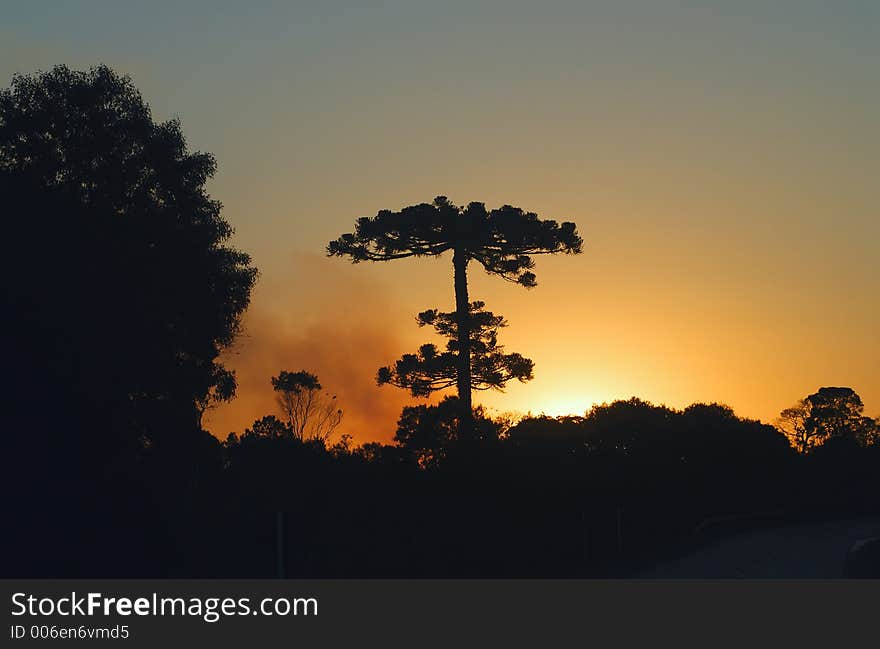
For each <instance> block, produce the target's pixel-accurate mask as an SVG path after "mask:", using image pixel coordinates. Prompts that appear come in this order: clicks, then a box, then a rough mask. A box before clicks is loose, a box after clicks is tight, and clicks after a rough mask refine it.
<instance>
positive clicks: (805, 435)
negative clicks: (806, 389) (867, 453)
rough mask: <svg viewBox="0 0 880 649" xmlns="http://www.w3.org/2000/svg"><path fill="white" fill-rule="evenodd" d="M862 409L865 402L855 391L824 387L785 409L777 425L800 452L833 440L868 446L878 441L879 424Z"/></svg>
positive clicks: (808, 450) (805, 451)
mask: <svg viewBox="0 0 880 649" xmlns="http://www.w3.org/2000/svg"><path fill="white" fill-rule="evenodd" d="M863 410H864V404H863V403H862V399H861V397H859V395H858V394H857V393H856V392H855V390H853V389H852V388H847V387H824V388H819V390H818V391H817V392H815V393H813V394H811V395H809V396H807V397H805V398H803V399H801V400H800V401H798V402H797V403H796V404H795V405H794V406H792V407H790V408H786V409H785V410H783V411H782V412H781V413H780V415H779V418H778V419H777V422H776V423H777V426H778V427H779V428H780V430H782V431H783V432H784V433H785V435H786V436H787V437H788V438H789V441H790V442H791V444H792V446H794V447H795V448H796V449H797V450H798V452H800V453H809V452H810V451H811V450H812V449H814V448H816V447H817V446H821V445H822V444H825V443H826V442H828V441H829V440H831V439H846V440H850V441H851V442H856V443H858V444H860V445H862V446H868V445H871V444H872V443H873V442H874V440H875V439H876V436H877V423H876V421H875V420H874V419H872V418H870V417H865V416H864V415H863V414H862V411H863Z"/></svg>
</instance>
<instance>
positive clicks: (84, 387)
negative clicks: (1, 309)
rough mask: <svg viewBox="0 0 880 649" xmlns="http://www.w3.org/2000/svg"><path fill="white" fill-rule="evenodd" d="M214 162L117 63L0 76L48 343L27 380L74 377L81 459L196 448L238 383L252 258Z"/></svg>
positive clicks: (9, 170) (38, 314) (20, 223)
mask: <svg viewBox="0 0 880 649" xmlns="http://www.w3.org/2000/svg"><path fill="white" fill-rule="evenodd" d="M215 169H216V164H215V161H214V158H213V157H212V156H211V155H210V154H207V153H198V152H197V153H191V152H189V151H188V150H187V147H186V141H185V139H184V136H183V133H182V131H181V127H180V123H179V122H178V121H177V120H170V121H167V122H162V123H155V122H154V121H153V119H152V116H151V113H150V109H149V106H148V105H147V104H146V103H145V102H144V100H143V98H142V97H141V95H140V93H139V92H138V90H137V89H136V88H135V87H134V85H133V84H132V82H131V80H130V79H129V78H127V77H124V76H120V75H117V74H116V73H115V72H113V71H112V70H111V69H110V68H108V67H106V66H99V67H95V68H91V69H90V70H88V71H85V72H81V71H73V70H70V69H69V68H67V67H65V66H58V67H55V68H53V69H52V70H50V71H49V72H45V73H40V74H35V75H30V76H24V75H16V76H14V77H13V79H12V83H11V86H10V87H9V88H6V89H2V90H0V175H2V176H3V178H4V180H3V182H2V183H0V184H2V201H3V205H4V213H5V214H7V215H8V217H9V218H8V219H7V225H8V228H9V229H8V231H7V234H8V235H9V236H10V237H11V240H14V241H15V242H16V245H15V246H14V247H13V248H14V249H12V250H10V251H9V254H10V257H11V263H12V264H13V267H15V268H17V273H16V276H17V281H16V286H15V287H14V291H13V301H14V302H16V304H15V308H16V310H17V311H18V312H19V313H21V314H22V315H23V318H22V322H21V324H22V328H23V329H24V330H26V331H25V335H27V336H28V338H29V339H33V340H34V342H35V346H37V345H38V346H39V347H40V349H39V353H37V354H33V355H32V356H31V361H30V362H31V364H34V363H35V362H36V363H38V364H41V365H40V374H39V376H36V378H35V385H34V386H32V387H31V391H37V390H38V385H39V384H41V383H44V384H45V385H46V387H47V388H49V389H52V390H55V391H57V386H59V385H70V386H74V388H73V389H74V391H75V392H76V401H75V404H74V405H73V407H71V408H69V409H68V410H67V411H68V412H70V413H76V414H77V415H78V416H77V417H76V421H77V422H78V423H79V424H81V425H80V426H76V427H74V428H73V429H69V430H66V431H64V434H65V435H67V436H69V437H71V438H73V439H76V440H77V442H85V441H86V440H89V441H88V446H89V450H88V451H86V450H85V449H83V457H84V458H89V459H91V460H94V461H95V462H96V463H97V464H100V465H101V466H102V467H105V468H106V467H110V466H111V465H113V463H112V462H102V461H101V458H105V459H106V457H107V454H108V453H109V455H114V454H123V455H125V456H126V457H128V458H132V457H133V454H135V453H138V452H139V450H138V449H141V448H143V447H144V446H145V445H148V446H149V447H150V448H151V449H153V451H154V452H158V451H160V450H161V449H163V448H164V449H165V451H166V452H165V456H166V457H168V458H169V459H174V458H177V460H179V461H185V458H186V457H187V456H188V454H190V453H191V452H195V447H194V446H193V444H194V443H195V434H194V431H197V430H198V428H199V425H200V424H199V422H200V417H201V414H202V413H203V412H204V410H205V409H206V408H208V407H210V406H211V405H212V404H214V403H216V402H217V401H218V400H224V399H228V398H231V396H232V395H233V394H234V390H235V388H234V383H235V381H234V376H233V375H232V373H231V372H228V371H226V370H225V369H224V368H223V366H222V365H221V364H220V363H219V362H218V357H219V354H220V352H221V351H222V350H223V349H224V348H225V347H227V346H228V345H229V344H230V343H231V342H232V340H233V339H234V337H235V335H236V334H237V333H238V331H239V327H240V316H241V314H242V313H243V311H244V309H245V308H246V307H247V305H248V302H249V299H250V291H251V288H252V286H253V284H254V281H255V278H256V270H255V269H254V268H253V267H252V266H251V265H250V258H249V257H248V256H247V255H246V254H244V253H241V252H239V251H237V250H235V249H233V248H231V247H228V245H227V242H228V239H229V238H230V236H231V235H232V227H231V226H230V225H229V223H227V222H226V221H225V220H224V219H223V217H222V216H221V205H220V203H218V202H217V201H214V200H212V199H211V198H210V197H209V196H208V194H207V193H206V191H205V183H206V181H207V180H208V179H209V178H210V177H211V176H212V175H213V174H214V171H215ZM37 339H38V341H37ZM86 422H88V425H86ZM70 423H71V424H73V423H74V422H73V421H72V420H71V421H70ZM183 431H188V432H193V434H192V435H186V434H182V432H183ZM188 438H189V441H186V440H187V439H188ZM182 443H185V444H186V445H187V448H186V449H184V448H182V447H181V446H180V445H181V444H182ZM114 447H115V450H114V451H112V452H111V450H110V449H111V448H114ZM118 459H120V458H118V457H117V460H118ZM177 460H175V461H177ZM118 466H123V465H118ZM102 470H103V469H102Z"/></svg>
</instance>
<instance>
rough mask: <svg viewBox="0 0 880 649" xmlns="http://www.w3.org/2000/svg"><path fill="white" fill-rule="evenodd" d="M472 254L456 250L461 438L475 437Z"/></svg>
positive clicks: (457, 380)
mask: <svg viewBox="0 0 880 649" xmlns="http://www.w3.org/2000/svg"><path fill="white" fill-rule="evenodd" d="M468 261H469V259H468V255H467V253H466V252H465V251H463V250H462V249H461V248H456V249H455V254H454V255H453V257H452V265H453V266H454V267H455V316H456V321H457V323H458V367H457V374H458V376H457V377H456V386H457V387H458V400H459V403H460V405H461V414H460V415H459V423H458V437H459V439H470V438H472V437H474V412H473V405H472V402H471V331H470V301H469V299H468V286H467V265H468Z"/></svg>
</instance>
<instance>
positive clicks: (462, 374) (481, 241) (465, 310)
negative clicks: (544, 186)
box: [327, 196, 583, 430]
mask: <svg viewBox="0 0 880 649" xmlns="http://www.w3.org/2000/svg"><path fill="white" fill-rule="evenodd" d="M582 244H583V242H582V240H581V237H580V236H578V233H577V228H576V226H575V224H574V223H571V222H565V223H562V224H560V223H557V222H556V221H552V220H541V219H539V218H538V215H537V214H534V213H533V212H526V211H524V210H522V209H520V208H518V207H512V206H510V205H504V206H503V207H500V208H498V209H494V210H487V209H486V206H485V205H484V204H483V203H476V202H474V203H470V204H468V205H467V206H465V207H461V206H458V205H454V204H453V203H452V202H450V201H449V199H447V198H446V197H445V196H438V197H437V198H435V199H434V201H433V202H432V203H421V204H418V205H411V206H409V207H405V208H403V209H402V210H400V211H399V212H393V211H391V210H382V211H380V212H378V213H377V214H376V216H374V217H361V218H359V219H358V220H357V223H356V225H355V231H354V232H353V233H347V234H343V235H342V236H341V237H339V238H338V239H336V240H335V241H331V242H330V243H329V244H328V246H327V253H328V254H329V255H331V256H339V257H347V258H349V259H351V261H352V262H354V263H358V262H362V261H390V260H395V259H403V258H406V257H425V256H429V257H436V256H438V255H442V254H443V253H445V252H447V251H450V252H452V266H453V271H454V287H455V316H456V325H457V327H456V335H457V338H458V350H457V360H458V363H457V366H456V386H457V389H458V397H459V401H460V407H461V408H462V428H463V430H464V429H469V428H472V424H473V422H472V421H471V413H472V409H473V407H472V398H471V390H472V381H471V361H470V356H471V341H472V337H471V334H470V331H469V320H470V300H469V297H468V283H467V268H468V264H469V263H470V262H471V260H473V261H476V262H477V263H479V264H480V265H481V266H482V267H483V268H484V269H485V270H486V272H488V273H489V274H491V275H497V276H499V277H501V278H503V279H505V280H508V281H511V282H515V283H517V284H520V285H521V286H524V287H526V288H531V287H534V286H535V285H536V283H537V282H536V278H535V274H534V273H533V272H532V269H533V268H534V265H535V263H534V260H533V259H532V257H533V256H534V255H542V254H555V253H579V252H581V247H582Z"/></svg>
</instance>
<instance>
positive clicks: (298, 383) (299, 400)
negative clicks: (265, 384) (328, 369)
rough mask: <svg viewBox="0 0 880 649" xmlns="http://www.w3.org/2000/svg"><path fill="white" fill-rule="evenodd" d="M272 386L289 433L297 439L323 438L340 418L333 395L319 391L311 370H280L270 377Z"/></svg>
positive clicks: (332, 429)
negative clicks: (276, 374)
mask: <svg viewBox="0 0 880 649" xmlns="http://www.w3.org/2000/svg"><path fill="white" fill-rule="evenodd" d="M272 388H273V389H274V390H275V391H276V392H277V393H278V405H279V406H280V407H281V411H282V412H283V413H284V416H285V417H286V418H287V423H288V426H289V428H290V430H291V432H292V434H293V436H294V437H295V438H296V439H298V440H300V441H310V440H320V441H326V440H327V438H328V437H330V435H331V434H332V433H333V431H334V430H335V429H336V427H337V426H339V424H340V422H341V421H342V410H341V409H340V408H339V407H338V404H337V402H336V395H335V394H334V395H329V394H327V393H326V392H323V391H322V390H321V383H320V382H319V381H318V377H317V376H315V375H314V374H310V373H309V372H306V371H304V370H302V371H299V372H287V371H283V370H282V372H281V373H280V374H279V375H278V376H273V377H272Z"/></svg>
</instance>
